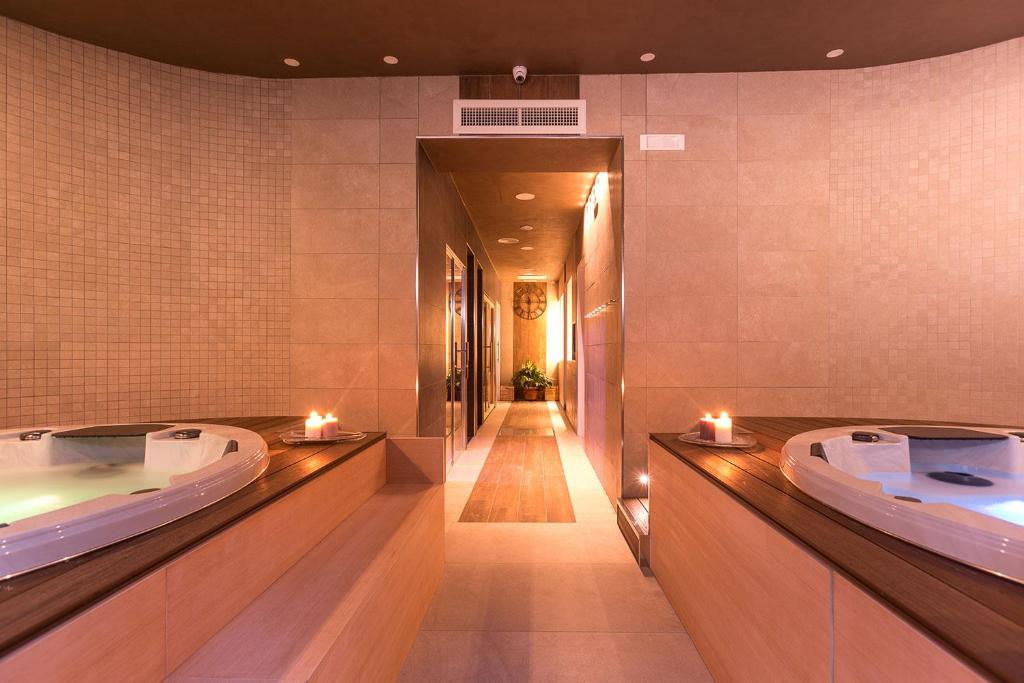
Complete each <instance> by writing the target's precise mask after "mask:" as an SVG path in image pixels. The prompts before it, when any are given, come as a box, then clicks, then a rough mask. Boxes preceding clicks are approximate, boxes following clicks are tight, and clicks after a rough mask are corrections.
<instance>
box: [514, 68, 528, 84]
mask: <svg viewBox="0 0 1024 683" xmlns="http://www.w3.org/2000/svg"><path fill="white" fill-rule="evenodd" d="M512 78H513V79H514V80H515V82H516V83H518V84H519V85H522V84H523V83H526V67H525V66H514V67H512Z"/></svg>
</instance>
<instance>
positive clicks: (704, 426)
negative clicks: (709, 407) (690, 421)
mask: <svg viewBox="0 0 1024 683" xmlns="http://www.w3.org/2000/svg"><path fill="white" fill-rule="evenodd" d="M697 435H698V436H699V437H700V439H701V441H714V440H715V418H713V417H711V413H705V414H704V417H702V418H701V419H700V432H698V434H697Z"/></svg>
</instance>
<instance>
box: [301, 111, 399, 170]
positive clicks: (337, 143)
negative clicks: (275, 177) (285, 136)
mask: <svg viewBox="0 0 1024 683" xmlns="http://www.w3.org/2000/svg"><path fill="white" fill-rule="evenodd" d="M380 135H381V124H380V121H378V120H377V119H311V120H305V121H304V120H296V121H293V122H292V161H293V162H294V163H296V164H376V163H377V162H379V161H380V156H381V155H380V141H379V140H378V138H379V136H380Z"/></svg>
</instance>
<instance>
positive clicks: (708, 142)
mask: <svg viewBox="0 0 1024 683" xmlns="http://www.w3.org/2000/svg"><path fill="white" fill-rule="evenodd" d="M646 132H647V133H682V134H683V135H685V136H686V139H685V146H686V149H684V150H682V151H649V152H647V158H648V159H650V160H653V161H662V160H665V159H689V160H691V161H708V160H720V159H735V158H736V117H735V116H726V115H724V114H723V115H719V116H700V115H695V114H691V115H689V116H648V117H647V130H646Z"/></svg>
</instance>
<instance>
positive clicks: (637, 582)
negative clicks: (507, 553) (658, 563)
mask: <svg viewBox="0 0 1024 683" xmlns="http://www.w3.org/2000/svg"><path fill="white" fill-rule="evenodd" d="M421 628H422V629H425V630H494V631H621V632H639V631H682V630H683V627H682V625H681V624H680V623H679V618H678V617H677V616H676V613H675V612H674V611H673V610H672V607H671V606H670V605H669V603H668V600H666V599H665V596H664V594H663V593H662V592H661V587H660V586H659V585H658V583H657V581H656V580H655V579H654V578H652V577H646V576H644V575H643V574H642V573H641V571H640V568H639V567H637V566H636V565H635V564H634V565H629V564H623V563H607V564H584V563H577V564H567V563H545V564H533V563H502V564H451V563H449V564H447V565H446V566H445V573H444V577H443V578H442V579H441V586H440V587H439V588H438V590H437V593H436V594H435V596H434V602H433V604H432V605H431V607H430V610H429V611H428V612H427V616H426V617H425V618H424V619H423V624H422V626H421Z"/></svg>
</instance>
